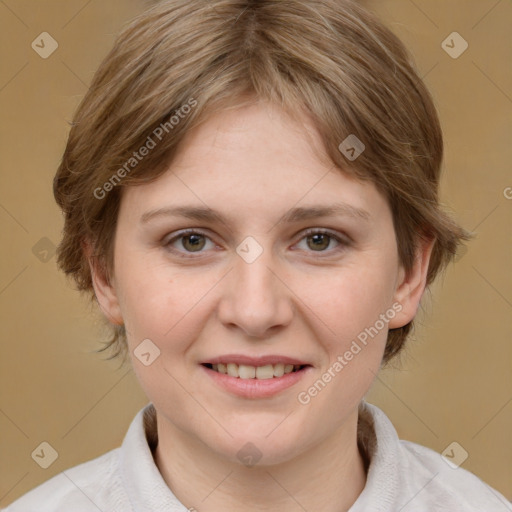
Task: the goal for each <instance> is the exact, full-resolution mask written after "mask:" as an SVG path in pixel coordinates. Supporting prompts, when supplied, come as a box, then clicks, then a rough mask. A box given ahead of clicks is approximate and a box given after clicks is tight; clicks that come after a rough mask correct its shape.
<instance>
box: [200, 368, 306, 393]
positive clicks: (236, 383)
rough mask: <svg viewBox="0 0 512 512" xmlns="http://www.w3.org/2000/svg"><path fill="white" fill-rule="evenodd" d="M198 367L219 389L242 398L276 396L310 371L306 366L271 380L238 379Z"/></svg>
mask: <svg viewBox="0 0 512 512" xmlns="http://www.w3.org/2000/svg"><path fill="white" fill-rule="evenodd" d="M200 366H201V368H202V369H203V370H204V371H205V372H206V373H207V375H209V377H210V378H211V379H213V380H214V382H216V383H217V384H218V385H219V386H220V387H221V388H223V389H225V390H226V391H228V392H230V393H232V394H234V395H237V396H240V397H243V398H269V397H271V396H274V395H277V394H278V393H280V392H281V391H284V390H285V389H288V388H289V387H291V386H293V385H294V384H296V383H297V382H299V381H300V380H301V379H302V378H303V377H304V376H305V375H306V374H307V373H308V372H309V370H311V369H312V367H311V366H306V367H305V368H303V369H302V370H299V371H296V372H291V373H285V374H284V375H283V376H282V377H272V378H271V379H240V378H239V377H231V375H227V374H226V373H219V372H216V371H215V370H212V369H210V368H208V367H206V366H203V365H200Z"/></svg>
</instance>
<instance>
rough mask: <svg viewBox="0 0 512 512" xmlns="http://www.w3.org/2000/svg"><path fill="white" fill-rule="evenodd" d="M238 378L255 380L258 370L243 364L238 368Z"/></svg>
mask: <svg viewBox="0 0 512 512" xmlns="http://www.w3.org/2000/svg"><path fill="white" fill-rule="evenodd" d="M258 370H259V368H258ZM238 376H239V377H240V378H241V379H254V377H256V368H254V366H247V365H245V364H241V365H240V366H239V367H238ZM258 378H259V377H258Z"/></svg>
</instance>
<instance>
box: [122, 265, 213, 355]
mask: <svg viewBox="0 0 512 512" xmlns="http://www.w3.org/2000/svg"><path fill="white" fill-rule="evenodd" d="M117 270H118V271H117V272H116V276H119V279H118V280H119V284H120V286H119V302H120V307H121V310H122V314H123V318H124V321H125V325H126V329H127V335H128V343H129V345H130V346H131V348H132V349H133V348H134V346H135V345H136V344H138V343H140V341H141V340H143V339H145V338H149V339H151V340H152V341H154V343H155V344H157V346H158V347H160V349H161V350H166V351H173V352H178V351H183V350H184V349H185V348H186V345H185V343H186V341H185V340H190V339H193V338H194V334H195V331H196V330H199V328H200V325H201V322H200V321H198V317H199V316H201V310H202V307H201V304H202V303H203V301H204V299H205V298H206V295H207V293H208V290H210V289H211V288H212V287H213V286H214V285H215V283H216V282H217V281H218V280H219V279H220V277H218V278H217V277H216V276H215V275H212V274H211V273H207V272H204V273H202V274H201V275H198V274H192V273H187V272H186V271H176V269H174V270H172V269H170V268H169V267H166V266H165V265H164V264H158V265H153V266H151V265H144V264H143V261H136V260H132V261H129V260H125V261H124V262H123V263H121V264H120V265H119V267H118V269H117ZM204 302H205V303H206V301H204ZM204 314H206V313H204ZM180 340H184V341H183V342H180ZM170 341H172V343H169V342H170Z"/></svg>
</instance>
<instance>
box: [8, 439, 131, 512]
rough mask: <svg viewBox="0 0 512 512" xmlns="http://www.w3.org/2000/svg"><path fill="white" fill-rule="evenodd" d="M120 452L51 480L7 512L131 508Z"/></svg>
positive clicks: (9, 507) (13, 504)
mask: <svg viewBox="0 0 512 512" xmlns="http://www.w3.org/2000/svg"><path fill="white" fill-rule="evenodd" d="M119 451H120V449H119V448H116V449H114V450H111V451H109V452H107V453H105V454H103V455H101V456H100V457H97V458H95V459H92V460H90V461H87V462H84V463H82V464H79V465H77V466H74V467H72V468H69V469H66V470H65V471H62V472H61V473H59V474H57V475H55V476H54V477H52V478H50V479H49V480H47V481H46V482H44V483H42V484H41V485H39V486H38V487H36V488H34V489H32V490H31V491H29V492H28V493H26V494H24V495H23V496H22V497H21V498H19V499H17V500H16V501H14V502H13V503H11V505H9V506H8V507H7V508H6V509H2V510H4V511H5V512H36V511H37V512H60V511H62V512H64V511H68V510H73V512H89V511H94V512H97V511H98V509H99V510H123V511H126V512H129V511H130V510H131V507H130V505H129V503H128V502H127V500H126V498H125V496H124V490H123V486H122V484H121V477H120V471H119Z"/></svg>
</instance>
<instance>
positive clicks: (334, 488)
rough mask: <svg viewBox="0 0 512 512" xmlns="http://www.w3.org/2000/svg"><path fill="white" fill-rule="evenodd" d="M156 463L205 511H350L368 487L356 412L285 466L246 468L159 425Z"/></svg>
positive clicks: (181, 494)
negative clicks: (358, 436)
mask: <svg viewBox="0 0 512 512" xmlns="http://www.w3.org/2000/svg"><path fill="white" fill-rule="evenodd" d="M157 428H158V439H159V440H158V446H157V448H156V451H155V463H156V465H157V466H158V468H159V470H160V473H161V474H162V477H163V479H164V480H165V482H166V483H167V485H168V486H169V488H170V489H171V490H172V492H173V493H174V495H175V496H176V497H177V498H178V499H179V500H180V501H181V503H183V504H184V505H185V506H187V507H189V508H190V509H196V510H198V511H201V512H221V511H222V512H231V511H237V512H245V511H255V510H262V511H263V510H265V511H268V512H273V511H276V512H277V511H285V512H287V511H290V512H292V511H297V510H301V509H303V510H322V511H323V512H342V511H347V510H349V508H350V507H351V506H352V505H353V504H354V502H355V501H356V499H357V497H358V496H359V494H360V493H361V492H362V490H363V488H364V486H365V483H366V471H365V464H364V461H363V458H362V456H361V454H360V452H359V449H358V444H357V410H356V411H354V413H353V414H352V415H351V416H350V417H349V418H347V421H346V422H345V423H344V424H343V425H342V426H341V427H340V428H339V429H338V430H336V431H335V432H334V433H333V434H332V435H331V436H330V437H329V438H327V439H325V440H323V441H322V442H321V443H320V444H318V445H316V446H313V447H311V448H310V449H308V450H307V451H305V452H303V453H301V454H300V455H298V456H296V457H294V458H293V459H291V460H289V461H286V462H284V463H280V464H274V465H268V466H259V465H258V466H253V467H246V466H244V465H241V464H238V463H234V462H231V461H230V460H227V459H225V458H223V457H221V456H219V454H217V453H215V452H213V451H211V450H209V449H208V448H207V447H206V446H205V445H204V444H202V443H201V442H199V441H197V440H196V439H192V438H191V437H190V436H189V435H188V434H186V433H184V432H183V431H181V430H178V429H176V427H175V426H174V425H172V424H170V423H169V422H168V421H166V420H165V418H162V417H161V416H160V415H159V416H158V420H157Z"/></svg>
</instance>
